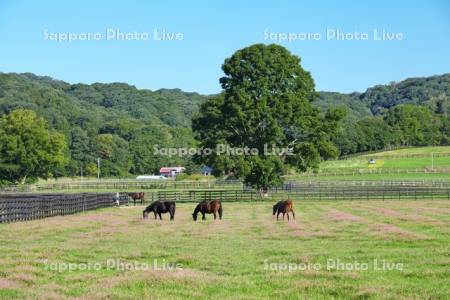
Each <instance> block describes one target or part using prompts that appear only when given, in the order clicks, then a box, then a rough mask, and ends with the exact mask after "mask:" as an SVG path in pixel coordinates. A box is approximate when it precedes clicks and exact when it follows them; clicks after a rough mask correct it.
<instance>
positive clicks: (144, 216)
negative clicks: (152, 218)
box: [142, 210, 148, 219]
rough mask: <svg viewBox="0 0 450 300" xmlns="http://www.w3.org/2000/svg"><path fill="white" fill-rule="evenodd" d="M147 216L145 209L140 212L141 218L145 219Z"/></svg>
mask: <svg viewBox="0 0 450 300" xmlns="http://www.w3.org/2000/svg"><path fill="white" fill-rule="evenodd" d="M147 217H148V212H146V211H145V210H144V211H143V212H142V218H143V219H147Z"/></svg>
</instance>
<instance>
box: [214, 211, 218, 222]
mask: <svg viewBox="0 0 450 300" xmlns="http://www.w3.org/2000/svg"><path fill="white" fill-rule="evenodd" d="M213 215H214V220H215V219H217V214H216V211H214V212H213Z"/></svg>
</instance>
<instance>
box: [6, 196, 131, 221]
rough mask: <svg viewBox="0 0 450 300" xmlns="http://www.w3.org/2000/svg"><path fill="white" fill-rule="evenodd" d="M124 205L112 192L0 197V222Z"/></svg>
mask: <svg viewBox="0 0 450 300" xmlns="http://www.w3.org/2000/svg"><path fill="white" fill-rule="evenodd" d="M117 199H119V204H123V203H125V202H127V201H128V200H127V199H124V198H123V197H119V198H117V197H116V194H115V193H101V194H100V193H82V194H0V223H6V222H15V221H27V220H34V219H42V218H46V217H52V216H62V215H68V214H74V213H78V212H82V211H87V210H93V209H97V208H103V207H110V206H114V205H116V200H117Z"/></svg>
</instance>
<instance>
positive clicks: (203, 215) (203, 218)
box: [202, 212, 206, 220]
mask: <svg viewBox="0 0 450 300" xmlns="http://www.w3.org/2000/svg"><path fill="white" fill-rule="evenodd" d="M202 220H206V216H205V213H204V212H202Z"/></svg>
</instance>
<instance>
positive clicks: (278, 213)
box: [277, 211, 280, 221]
mask: <svg viewBox="0 0 450 300" xmlns="http://www.w3.org/2000/svg"><path fill="white" fill-rule="evenodd" d="M279 215H280V212H279V211H278V212H277V221H278V216H279Z"/></svg>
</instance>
